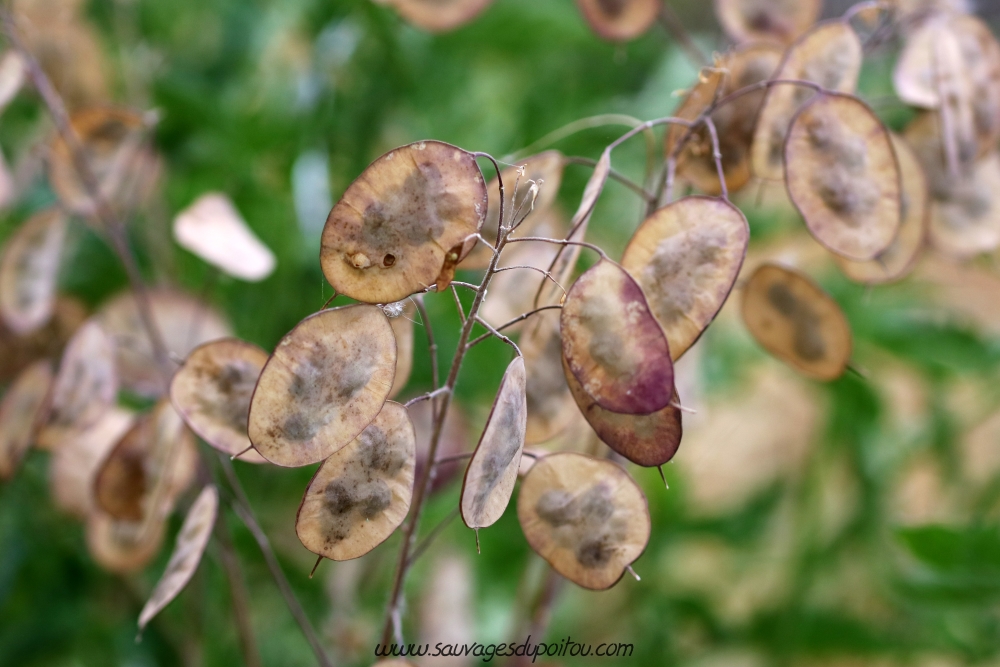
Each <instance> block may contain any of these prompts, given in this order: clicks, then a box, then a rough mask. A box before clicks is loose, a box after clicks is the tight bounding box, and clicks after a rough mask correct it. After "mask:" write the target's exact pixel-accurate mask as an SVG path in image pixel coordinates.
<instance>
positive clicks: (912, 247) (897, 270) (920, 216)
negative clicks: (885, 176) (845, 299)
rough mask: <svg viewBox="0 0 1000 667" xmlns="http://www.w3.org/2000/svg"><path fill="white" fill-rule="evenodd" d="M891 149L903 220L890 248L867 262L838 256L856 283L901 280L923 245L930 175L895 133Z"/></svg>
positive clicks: (836, 257) (840, 262)
mask: <svg viewBox="0 0 1000 667" xmlns="http://www.w3.org/2000/svg"><path fill="white" fill-rule="evenodd" d="M891 137H892V148H893V150H894V151H895V153H896V161H897V162H898V163H899V174H900V185H901V186H902V191H901V198H900V203H901V204H902V208H901V222H900V225H899V231H898V232H897V233H896V238H895V239H893V241H892V243H891V244H889V247H888V248H886V249H885V250H883V251H882V252H880V253H879V254H878V255H876V256H875V259H871V260H868V261H865V262H855V261H851V260H849V259H844V258H843V257H840V256H839V255H835V256H834V259H835V260H836V262H837V265H838V266H839V267H840V269H841V271H843V272H844V275H846V276H847V277H848V278H850V279H851V280H853V281H855V282H859V283H864V284H867V285H877V284H882V283H888V282H892V281H895V280H899V279H900V278H902V277H904V276H905V275H906V274H908V273H909V272H910V270H911V269H912V268H913V265H914V262H915V261H916V258H917V257H918V255H919V254H920V251H921V249H922V248H923V247H924V240H925V239H926V237H927V221H928V217H929V213H930V196H929V193H928V185H927V177H926V176H925V175H924V170H923V168H922V167H921V166H920V162H919V161H918V160H917V156H916V154H915V153H914V152H913V149H912V148H910V146H909V145H908V144H907V143H906V142H905V141H904V140H903V139H901V138H900V137H899V136H898V135H895V134H892V135H891Z"/></svg>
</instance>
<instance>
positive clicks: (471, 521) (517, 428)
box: [459, 357, 528, 529]
mask: <svg viewBox="0 0 1000 667" xmlns="http://www.w3.org/2000/svg"><path fill="white" fill-rule="evenodd" d="M527 423H528V403H527V399H526V397H525V373H524V359H523V358H521V357H515V359H514V361H512V362H510V365H509V366H507V372H506V373H504V376H503V380H502V381H501V382H500V389H499V390H498V391H497V397H496V400H494V401H493V407H492V408H490V415H489V417H487V419H486V428H485V429H484V430H483V435H482V437H481V438H480V439H479V445H478V446H477V447H476V451H475V453H473V455H472V459H471V460H470V461H469V467H468V468H466V469H465V479H464V480H463V482H462V500H461V504H460V505H459V508H460V510H461V512H462V521H464V522H465V525H466V526H468V527H469V528H475V529H479V528H485V527H486V526H492V525H493V524H494V523H496V521H497V519H499V518H500V517H501V516H503V513H504V510H505V509H507V503H509V502H510V494H512V493H513V492H514V482H516V481H517V469H518V466H519V465H520V463H521V451H522V450H523V449H524V432H525V429H526V428H527Z"/></svg>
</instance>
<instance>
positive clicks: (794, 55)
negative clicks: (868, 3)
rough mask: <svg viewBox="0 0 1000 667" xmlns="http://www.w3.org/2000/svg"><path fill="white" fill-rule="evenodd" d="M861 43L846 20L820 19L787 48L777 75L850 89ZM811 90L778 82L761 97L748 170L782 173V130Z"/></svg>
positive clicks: (768, 175) (778, 175)
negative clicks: (762, 103)
mask: <svg viewBox="0 0 1000 667" xmlns="http://www.w3.org/2000/svg"><path fill="white" fill-rule="evenodd" d="M861 60H862V49H861V40H860V39H859V38H858V35H857V33H855V32H854V30H853V29H851V26H849V25H848V24H846V23H843V22H841V21H828V22H826V23H820V24H818V25H817V26H816V27H814V28H813V29H812V30H810V31H809V32H807V33H806V34H805V35H803V36H802V37H801V38H800V39H799V41H797V42H796V43H795V44H793V45H792V46H790V47H789V48H788V51H787V52H786V53H785V58H784V60H783V61H782V63H781V65H780V66H779V67H778V70H777V72H775V74H774V77H773V78H774V79H776V80H789V79H797V80H805V81H811V82H813V83H815V84H818V85H819V86H822V87H823V88H825V89H826V90H829V91H833V92H841V93H853V92H854V89H855V88H856V87H857V84H858V75H859V74H860V72H861ZM813 94H814V92H813V91H812V89H810V88H807V87H805V86H797V85H792V84H777V85H773V86H771V87H770V88H769V89H768V91H767V95H766V96H765V97H764V105H763V106H762V107H761V110H760V116H759V117H758V119H757V127H756V129H755V130H754V138H753V144H752V145H751V148H750V162H751V171H752V172H753V175H754V176H756V177H758V178H764V179H768V180H774V181H777V180H781V179H782V178H784V175H785V170H784V147H785V135H786V134H787V133H788V126H789V124H790V123H791V122H792V118H793V117H794V116H795V113H796V112H797V111H798V110H799V107H800V106H802V104H803V103H804V102H805V101H806V100H808V99H809V98H810V97H812V96H813Z"/></svg>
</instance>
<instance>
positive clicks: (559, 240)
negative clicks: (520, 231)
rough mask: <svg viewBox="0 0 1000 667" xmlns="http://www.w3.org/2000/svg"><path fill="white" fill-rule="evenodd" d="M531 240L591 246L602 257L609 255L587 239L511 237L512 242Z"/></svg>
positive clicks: (564, 244) (563, 244)
mask: <svg viewBox="0 0 1000 667" xmlns="http://www.w3.org/2000/svg"><path fill="white" fill-rule="evenodd" d="M529 241H537V242H539V243H554V244H556V245H562V246H567V245H578V246H580V247H582V248H590V249H591V250H593V251H594V252H596V253H597V254H599V255H600V256H601V259H607V258H608V255H607V253H605V252H604V250H603V249H601V247H600V246H597V245H594V244H593V243H587V242H586V241H571V240H569V239H550V238H548V237H547V236H519V237H518V238H516V239H510V243H527V242H529Z"/></svg>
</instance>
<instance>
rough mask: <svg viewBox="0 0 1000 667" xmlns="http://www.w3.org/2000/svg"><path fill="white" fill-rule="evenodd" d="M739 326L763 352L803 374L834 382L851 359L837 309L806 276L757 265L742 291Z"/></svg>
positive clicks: (846, 330)
mask: <svg viewBox="0 0 1000 667" xmlns="http://www.w3.org/2000/svg"><path fill="white" fill-rule="evenodd" d="M742 313H743V321H744V322H745V323H746V326H747V329H748V330H749V331H750V333H751V334H752V335H753V337H754V338H755V339H756V340H757V342H758V343H760V345H761V346H762V347H763V348H764V349H766V350H767V351H768V352H770V353H771V354H773V355H774V356H776V357H777V358H778V359H781V360H782V361H784V362H785V363H786V364H788V365H789V366H791V367H792V368H794V369H796V370H797V371H799V372H800V373H802V374H804V375H808V376H809V377H813V378H816V379H817V380H833V379H836V378H838V377H840V375H841V374H843V372H844V369H846V368H847V364H848V362H850V360H851V328H850V325H849V324H848V323H847V319H846V318H845V317H844V313H843V312H842V311H841V310H840V306H838V305H837V302H836V301H834V300H833V299H832V298H830V296H829V295H828V294H827V293H826V292H824V291H823V290H822V289H821V288H820V287H819V286H818V285H817V284H816V283H814V282H813V281H812V280H811V279H810V278H809V277H807V276H806V275H805V274H803V273H800V272H799V271H796V270H794V269H789V268H786V267H783V266H778V265H776V264H762V265H761V266H760V267H758V268H757V270H756V271H754V273H753V275H752V276H750V280H748V281H747V284H746V287H745V288H744V290H743V305H742Z"/></svg>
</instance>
